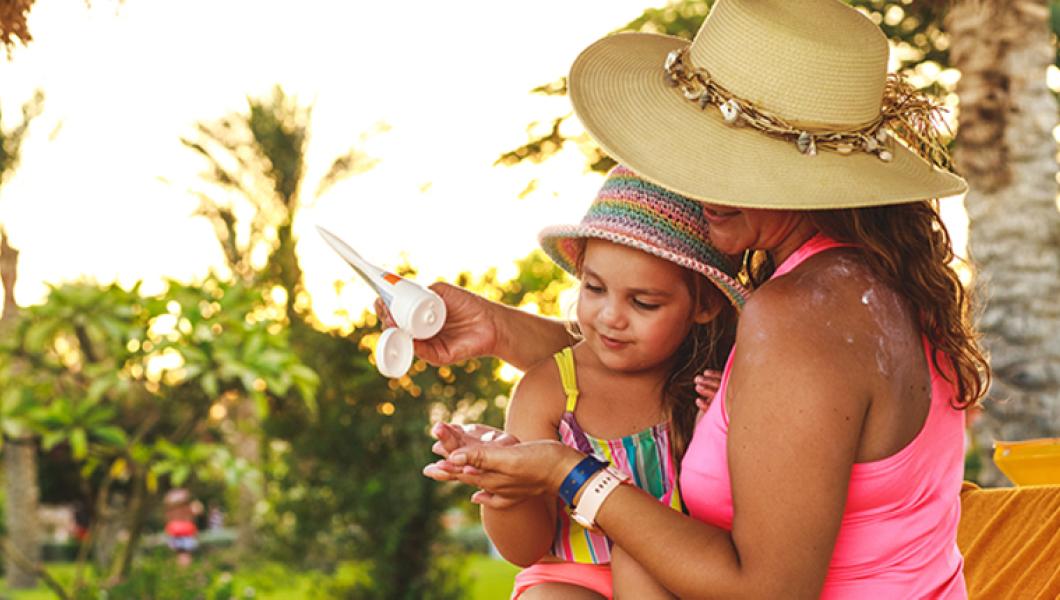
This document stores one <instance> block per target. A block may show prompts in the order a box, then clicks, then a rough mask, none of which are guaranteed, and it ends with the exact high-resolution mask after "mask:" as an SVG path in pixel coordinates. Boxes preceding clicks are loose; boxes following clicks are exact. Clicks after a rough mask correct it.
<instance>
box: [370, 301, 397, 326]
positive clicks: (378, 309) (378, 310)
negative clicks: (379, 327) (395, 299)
mask: <svg viewBox="0 0 1060 600" xmlns="http://www.w3.org/2000/svg"><path fill="white" fill-rule="evenodd" d="M373 307H374V308H375V315H376V316H377V317H379V320H380V321H381V322H382V323H383V328H384V329H385V328H387V327H397V324H396V323H394V318H393V317H392V316H390V310H389V309H387V307H386V302H383V299H382V298H376V299H375V302H374V303H373Z"/></svg>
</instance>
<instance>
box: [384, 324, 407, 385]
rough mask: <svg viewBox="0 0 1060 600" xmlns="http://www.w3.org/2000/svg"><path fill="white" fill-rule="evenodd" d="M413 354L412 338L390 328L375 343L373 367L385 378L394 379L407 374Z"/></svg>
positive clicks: (395, 328)
mask: <svg viewBox="0 0 1060 600" xmlns="http://www.w3.org/2000/svg"><path fill="white" fill-rule="evenodd" d="M413 354H414V352H413V345H412V336H411V335H409V334H407V333H405V332H404V331H402V330H400V329H398V328H397V327H391V328H390V329H387V330H385V331H383V333H382V335H380V336H379V341H378V342H376V345H375V366H376V368H377V369H379V372H380V373H382V374H383V375H385V376H386V377H390V378H392V379H396V378H398V377H401V376H402V375H404V374H405V373H407V372H408V370H409V367H411V366H412V357H413Z"/></svg>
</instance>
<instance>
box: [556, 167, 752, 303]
mask: <svg viewBox="0 0 1060 600" xmlns="http://www.w3.org/2000/svg"><path fill="white" fill-rule="evenodd" d="M708 230H709V224H708V222H707V220H706V219H705V218H704V216H703V205H702V204H700V203H699V202H696V201H695V200H692V199H690V198H685V197H684V196H680V195H678V194H675V193H673V192H671V191H669V190H667V189H665V188H662V187H659V186H657V185H655V184H653V183H651V182H650V181H647V180H645V179H643V178H641V177H638V176H637V174H636V173H634V172H632V171H630V170H629V169H627V168H626V167H623V166H622V165H618V166H617V167H615V168H614V169H612V170H611V172H610V173H609V174H608V176H607V180H606V181H605V182H604V185H603V186H602V187H601V188H600V191H599V192H598V193H597V195H596V199H595V200H593V203H592V205H590V206H589V210H588V211H587V212H586V213H585V216H584V217H583V218H582V220H581V223H579V224H578V225H556V226H553V227H546V228H545V229H544V230H542V231H541V233H540V234H539V235H538V240H539V241H540V242H541V248H542V249H544V251H545V253H546V254H548V256H549V257H550V258H551V259H552V260H554V261H555V262H556V264H558V265H559V266H560V267H562V268H563V269H564V270H565V271H567V272H568V273H571V274H572V275H578V269H579V267H580V265H581V258H582V253H584V252H585V242H586V240H588V239H600V240H607V241H609V242H612V243H615V244H620V245H622V246H629V247H630V248H636V249H637V250H640V251H642V252H647V253H648V254H652V255H654V256H658V257H659V258H663V259H665V260H668V261H670V262H673V263H676V264H678V265H680V266H682V267H684V268H686V269H690V270H692V271H695V272H697V273H700V274H702V275H703V276H705V277H706V278H707V279H708V280H710V282H711V283H713V284H714V285H715V286H716V287H717V288H718V289H719V290H720V291H721V293H722V294H724V295H725V297H726V298H728V300H729V302H731V303H732V304H733V306H735V307H736V309H737V310H740V309H741V308H743V305H744V302H746V301H747V290H746V289H744V287H743V286H741V285H740V284H739V283H737V281H736V273H737V271H738V269H739V266H738V264H737V262H736V261H735V260H733V258H732V257H730V256H727V255H725V254H722V253H721V252H719V251H718V250H717V249H716V248H714V246H712V245H711V244H710V242H709V241H708V237H707V236H708Z"/></svg>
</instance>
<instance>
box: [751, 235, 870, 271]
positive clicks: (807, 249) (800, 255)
mask: <svg viewBox="0 0 1060 600" xmlns="http://www.w3.org/2000/svg"><path fill="white" fill-rule="evenodd" d="M853 247H855V246H854V244H848V243H846V242H837V241H835V240H833V239H832V238H830V237H828V236H826V235H824V234H823V233H818V234H816V235H814V236H813V237H812V238H810V239H808V240H806V242H805V243H804V244H803V245H801V246H799V249H798V250H796V251H794V252H792V253H791V256H789V257H787V258H786V259H784V262H782V263H780V266H779V267H777V270H776V271H775V272H774V273H773V277H780V276H781V275H787V274H788V273H790V272H791V271H792V270H794V269H795V267H797V266H799V265H801V264H802V263H803V262H804V261H806V259H808V258H810V257H811V256H813V255H815V254H818V253H820V252H824V251H825V250H831V249H832V248H853ZM773 277H770V279H772V278H773Z"/></svg>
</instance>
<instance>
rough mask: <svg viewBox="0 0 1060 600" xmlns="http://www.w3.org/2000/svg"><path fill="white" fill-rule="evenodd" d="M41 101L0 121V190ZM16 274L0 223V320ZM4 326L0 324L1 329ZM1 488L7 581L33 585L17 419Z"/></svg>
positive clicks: (8, 311)
mask: <svg viewBox="0 0 1060 600" xmlns="http://www.w3.org/2000/svg"><path fill="white" fill-rule="evenodd" d="M43 105H44V94H43V93H42V92H40V91H39V90H38V91H37V92H36V93H35V94H34V95H33V98H31V99H30V100H29V101H27V102H26V103H25V104H23V105H22V122H21V123H19V124H18V125H17V126H15V127H14V128H12V129H10V130H8V131H5V130H4V128H3V127H2V121H0V190H3V184H4V183H6V182H7V181H8V179H10V177H11V175H13V174H14V172H15V169H16V168H18V163H19V158H20V157H21V150H22V141H23V140H24V139H25V137H26V133H27V132H28V131H29V124H30V121H32V120H33V119H34V118H35V117H36V116H37V115H39V114H40V112H41V109H42V107H43ZM17 276H18V250H16V249H15V248H13V247H12V246H11V245H10V244H9V243H8V241H7V234H6V232H4V230H3V228H2V227H0V278H2V279H3V285H4V309H3V313H2V316H0V322H2V323H4V324H5V325H6V324H7V323H8V322H10V321H11V320H12V319H13V318H14V317H15V313H16V311H17V310H18V306H17V305H16V304H15V279H16V278H17ZM6 330H7V328H6V327H4V328H3V333H4V334H6ZM4 438H5V439H4V444H3V453H4V487H5V489H4V494H5V498H6V505H5V507H4V518H5V524H6V526H7V532H8V538H9V540H10V543H9V544H7V543H5V544H4V546H3V550H4V560H5V562H4V567H5V569H6V572H7V574H8V575H7V584H8V585H9V586H10V587H12V588H27V587H34V586H35V585H36V575H35V574H34V572H33V571H32V570H30V569H28V568H26V567H27V566H28V565H29V564H34V565H35V564H37V563H38V562H39V561H40V545H39V541H38V531H37V530H38V527H37V518H36V515H37V502H38V499H39V497H40V489H39V486H38V485H37V442H36V439H34V437H33V434H32V433H30V432H29V431H28V430H27V429H26V428H25V427H22V426H20V425H19V424H18V423H17V422H8V423H4Z"/></svg>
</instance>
